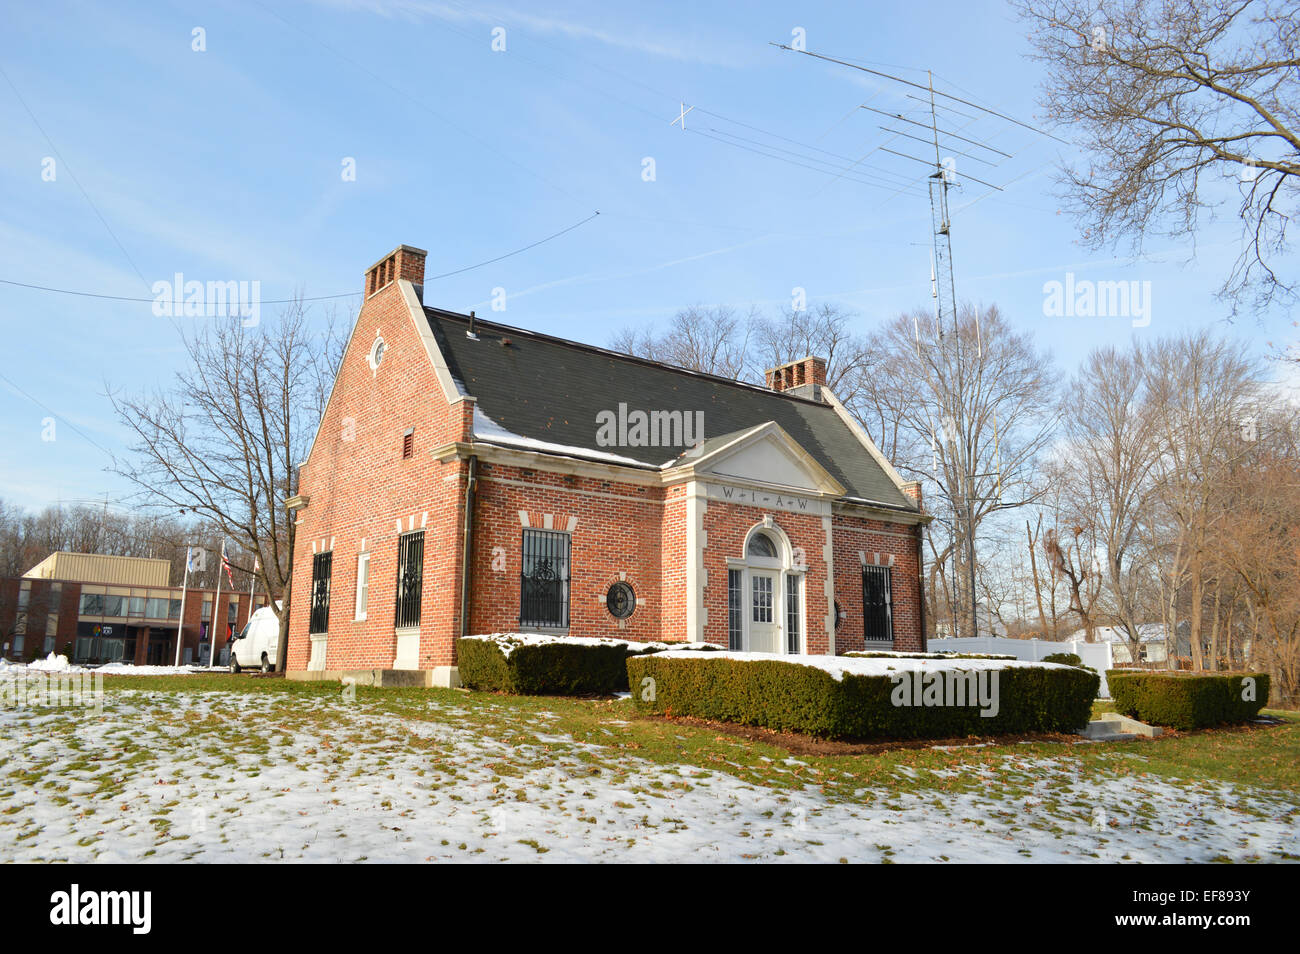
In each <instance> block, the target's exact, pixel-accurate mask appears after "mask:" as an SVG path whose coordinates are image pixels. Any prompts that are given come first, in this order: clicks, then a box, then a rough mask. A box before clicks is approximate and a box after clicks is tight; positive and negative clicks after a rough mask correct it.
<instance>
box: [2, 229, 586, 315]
mask: <svg viewBox="0 0 1300 954" xmlns="http://www.w3.org/2000/svg"><path fill="white" fill-rule="evenodd" d="M598 215H600V212H593V213H592V214H591V215H589V216H587V217H586V218H585V219H583V220H582V221H581V222H575V223H574V224H573V225H570V226H569V227H568V228H564V229H561V230H560V231H558V232H555V233H554V234H552V235H548V236H546V238H542V239H538V240H537V241H536V242H532V243H531V244H529V245H525V246H524V247H523V248H517V249H515V250H514V251H513V252H506V254H504V255H498V256H497V257H496V258H489V259H488V260H487V261H484V262H478V263H476V264H474V265H466V266H465V267H464V268H458V269H456V270H455V271H450V272H443V273H442V274H441V275H434V276H432V277H430V278H426V279H425V283H426V284H427V283H428V282H433V281H437V280H438V279H440V278H449V277H450V276H452V275H459V274H461V273H462V272H468V271H471V270H473V269H475V268H482V267H483V266H484V265H491V264H493V263H495V262H500V261H503V260H505V259H507V258H510V257H511V256H514V255H519V254H520V253H522V252H526V251H528V250H529V249H533V248H537V246H539V245H544V244H545V243H547V242H549V241H551V240H552V239H557V238H559V237H560V236H561V235H564V234H566V233H568V232H572V231H573V230H574V229H576V228H578V227H579V226H581V225H586V224H587V223H588V222H590V221H591V220H592V219H594V218H595V217H596V216H598ZM0 284H3V285H15V286H17V287H19V288H30V289H33V290H35V291H46V292H55V293H56V294H60V295H76V296H78V297H79V298H100V299H104V300H107V301H138V302H153V301H157V298H132V297H129V296H126V295H101V294H99V293H98V292H83V291H74V290H72V289H70V288H54V287H52V286H49V285H33V284H30V283H28V282H17V281H13V280H12V279H9V278H0ZM361 294H363V292H359V291H355V292H343V293H342V294H339V295H315V296H313V297H310V298H274V299H271V300H270V301H263V302H259V304H262V305H284V304H288V303H290V302H298V301H329V300H331V299H335V298H353V297H356V296H357V295H361Z"/></svg>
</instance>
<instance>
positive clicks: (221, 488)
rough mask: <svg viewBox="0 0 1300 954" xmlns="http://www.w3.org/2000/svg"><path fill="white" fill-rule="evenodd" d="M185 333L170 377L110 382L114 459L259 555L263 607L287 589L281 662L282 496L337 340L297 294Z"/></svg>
mask: <svg viewBox="0 0 1300 954" xmlns="http://www.w3.org/2000/svg"><path fill="white" fill-rule="evenodd" d="M183 340H184V343H185V348H186V354H187V358H188V362H187V363H188V367H187V368H185V369H184V370H183V371H181V372H178V373H177V375H176V379H175V381H174V383H173V385H172V386H171V388H170V389H167V390H159V391H156V392H154V393H149V394H141V395H125V394H122V393H120V392H118V393H110V395H109V397H110V399H111V400H112V402H113V407H114V409H115V410H116V412H117V415H118V417H119V418H120V420H121V421H122V423H123V424H124V425H125V426H126V427H127V428H128V429H129V430H130V432H131V433H132V435H133V437H134V442H133V444H132V445H131V447H130V450H131V457H130V458H129V459H127V460H120V461H116V462H115V464H114V470H115V471H116V472H117V473H118V474H120V475H122V476H123V477H126V478H127V479H128V480H130V481H132V482H133V483H134V484H135V485H136V486H137V487H139V488H140V491H141V494H142V496H143V497H144V499H145V500H146V501H147V502H148V503H150V504H153V505H156V506H161V507H166V508H169V509H173V510H179V511H180V512H182V513H186V514H190V515H193V516H195V517H197V518H198V519H200V520H202V521H205V522H207V523H209V524H211V526H212V527H214V528H215V529H216V530H217V531H218V532H219V533H220V534H222V535H225V536H228V537H230V538H232V539H234V540H235V541H236V542H237V543H238V544H239V545H240V546H241V547H242V548H243V549H244V550H245V551H246V553H247V554H251V555H253V556H255V557H256V558H257V562H258V578H259V580H260V582H261V585H262V588H263V589H264V591H265V592H266V593H267V594H268V596H269V597H270V598H271V603H270V605H271V607H272V608H273V609H274V608H275V599H276V598H277V597H279V598H280V599H282V600H283V606H284V609H283V612H280V613H279V616H280V649H279V656H280V658H279V660H278V663H277V667H278V668H279V669H280V670H281V671H283V670H284V660H285V652H286V649H287V644H288V639H287V632H288V624H289V612H288V610H289V605H290V592H289V589H290V579H291V564H292V561H293V547H294V525H293V522H292V521H291V520H289V519H288V516H287V514H286V513H285V509H284V503H285V501H286V500H287V499H288V498H290V497H292V496H293V495H294V494H295V493H296V492H297V483H298V464H299V463H300V462H301V461H303V460H305V459H306V456H307V451H308V448H309V446H310V443H311V440H312V438H313V436H314V434H315V431H316V426H317V424H318V422H319V421H320V418H321V414H322V413H323V411H324V407H325V402H326V401H327V400H328V397H329V391H330V388H331V387H332V385H333V381H334V376H335V373H336V371H337V369H338V365H339V362H340V360H341V358H342V351H343V347H344V345H345V341H344V339H343V337H342V336H341V335H340V334H339V333H338V332H337V328H336V324H335V322H334V321H333V320H329V321H327V322H325V323H323V324H317V325H316V326H313V323H312V322H311V321H310V320H309V318H308V315H307V312H306V311H305V310H304V308H303V306H302V301H301V297H300V296H299V298H298V299H297V300H295V301H294V302H293V303H291V304H289V305H288V306H286V307H285V309H284V310H283V312H282V313H281V314H280V316H279V317H278V318H276V319H273V320H271V321H269V322H265V323H263V324H261V325H259V326H257V327H255V328H245V327H244V326H243V325H242V323H239V322H216V323H212V324H209V325H205V326H202V327H201V328H200V329H199V330H197V331H195V332H193V333H189V334H185V335H184V336H183Z"/></svg>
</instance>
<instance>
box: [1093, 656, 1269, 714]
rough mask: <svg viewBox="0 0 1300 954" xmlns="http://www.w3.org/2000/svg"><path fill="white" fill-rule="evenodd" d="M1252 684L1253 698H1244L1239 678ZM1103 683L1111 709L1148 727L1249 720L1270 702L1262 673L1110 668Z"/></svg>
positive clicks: (1267, 687)
mask: <svg viewBox="0 0 1300 954" xmlns="http://www.w3.org/2000/svg"><path fill="white" fill-rule="evenodd" d="M1247 678H1250V679H1253V680H1255V685H1254V700H1253V701H1251V700H1246V699H1243V698H1242V696H1243V695H1245V694H1246V690H1245V688H1244V685H1243V680H1245V679H1247ZM1106 683H1107V685H1109V686H1110V697H1111V699H1113V700H1114V702H1115V710H1116V711H1117V712H1120V713H1122V714H1123V715H1126V716H1131V717H1132V718H1135V719H1141V720H1142V721H1143V722H1149V723H1151V724H1152V725H1167V726H1170V727H1172V728H1175V729H1203V728H1206V727H1207V726H1213V725H1233V724H1236V723H1241V722H1249V721H1250V720H1251V719H1253V718H1255V717H1256V716H1257V715H1259V711H1260V710H1261V709H1263V708H1264V705H1265V704H1266V703H1267V702H1268V689H1269V679H1268V675H1267V674H1266V673H1258V672H1251V673H1176V672H1147V671H1141V670H1132V669H1109V670H1107V671H1106Z"/></svg>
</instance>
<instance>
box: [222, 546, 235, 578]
mask: <svg viewBox="0 0 1300 954" xmlns="http://www.w3.org/2000/svg"><path fill="white" fill-rule="evenodd" d="M221 568H222V569H223V570H225V571H226V579H227V580H229V581H230V588H231V589H232V590H233V589H234V588H235V578H234V577H233V576H231V574H230V558H229V557H228V556H226V541H225V540H222V541H221Z"/></svg>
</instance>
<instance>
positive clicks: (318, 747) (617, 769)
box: [0, 675, 1300, 862]
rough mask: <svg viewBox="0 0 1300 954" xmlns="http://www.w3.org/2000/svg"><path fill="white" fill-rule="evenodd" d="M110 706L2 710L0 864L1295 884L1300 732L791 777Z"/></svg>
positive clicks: (330, 721)
mask: <svg viewBox="0 0 1300 954" xmlns="http://www.w3.org/2000/svg"><path fill="white" fill-rule="evenodd" d="M105 687H106V695H107V699H106V701H105V705H104V709H103V712H102V713H101V714H93V713H91V712H89V711H88V710H79V709H73V708H61V709H53V708H51V709H12V708H11V709H3V710H0V729H2V730H3V731H2V732H0V860H59V859H66V860H76V861H89V860H138V859H150V858H153V859H157V860H166V861H181V860H194V859H197V860H209V861H243V860H259V859H268V860H278V859H281V858H283V859H286V860H308V861H330V862H333V861H365V860H368V861H389V860H392V861H423V860H434V859H447V860H501V859H508V860H522V859H530V858H533V859H543V860H553V859H559V860H629V861H666V860H721V861H734V860H746V859H763V860H818V861H840V860H845V861H895V860H905V861H968V860H969V861H985V860H1005V861H1014V860H1042V861H1072V860H1108V861H1115V860H1135V861H1173V862H1177V861H1185V860H1187V861H1208V860H1228V861H1294V860H1300V850H1298V849H1297V848H1296V847H1295V838H1294V826H1295V823H1296V820H1297V815H1298V812H1300V718H1297V716H1296V715H1295V714H1293V713H1290V714H1284V713H1274V714H1276V715H1278V716H1280V717H1281V718H1284V719H1286V720H1287V721H1286V724H1285V725H1281V726H1274V727H1257V726H1253V727H1249V728H1234V729H1223V730H1211V731H1202V732H1196V733H1185V734H1176V735H1174V736H1171V737H1168V738H1162V739H1158V740H1142V741H1133V742H1123V743H1108V744H1104V745H1098V744H1076V743H1074V742H1073V741H1071V740H1061V741H1053V740H1038V741H1033V740H1007V741H1002V742H998V743H994V744H989V743H982V742H979V741H978V740H968V741H967V742H965V743H960V742H958V743H954V744H945V745H942V746H920V747H909V748H892V749H891V748H883V747H880V746H874V747H869V748H868V747H853V746H842V745H841V746H835V745H826V746H818V745H816V744H811V745H801V746H797V747H796V748H795V749H794V751H793V752H792V750H791V749H790V748H787V747H783V746H781V745H778V744H775V741H776V740H764V739H763V738H753V737H742V736H741V735H738V734H736V733H734V732H732V731H724V730H720V729H719V728H718V727H714V726H708V725H699V724H685V723H681V722H668V721H662V720H647V719H642V718H639V717H638V716H637V715H636V714H635V712H634V711H633V709H632V707H631V704H630V703H628V702H624V701H607V700H575V699H560V698H529V697H509V696H495V695H487V694H481V693H465V692H459V691H454V690H424V689H420V690H415V689H412V690H398V689H368V688H364V687H362V688H355V689H351V690H349V691H347V692H344V691H341V689H340V687H339V686H338V685H337V684H324V683H295V682H288V681H286V680H283V679H264V678H255V677H247V676H243V677H235V676H227V675H192V676H178V677H170V676H163V677H112V676H110V677H107V678H106V679H105ZM751 735H752V734H751Z"/></svg>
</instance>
